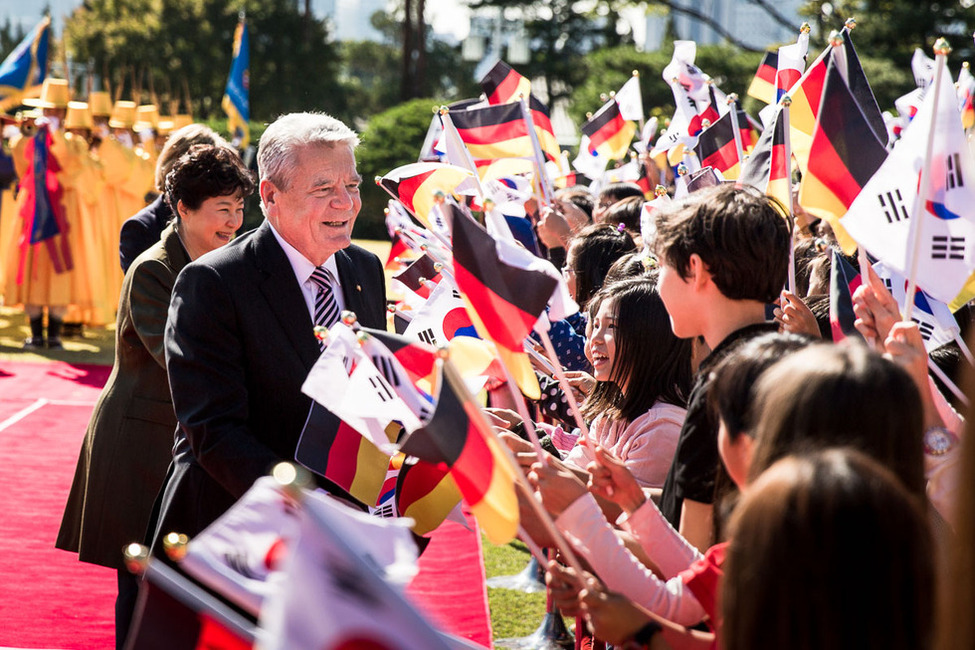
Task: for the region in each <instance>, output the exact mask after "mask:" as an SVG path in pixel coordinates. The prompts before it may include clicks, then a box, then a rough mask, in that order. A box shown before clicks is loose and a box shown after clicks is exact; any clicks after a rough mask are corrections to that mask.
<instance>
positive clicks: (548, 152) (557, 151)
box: [528, 95, 562, 162]
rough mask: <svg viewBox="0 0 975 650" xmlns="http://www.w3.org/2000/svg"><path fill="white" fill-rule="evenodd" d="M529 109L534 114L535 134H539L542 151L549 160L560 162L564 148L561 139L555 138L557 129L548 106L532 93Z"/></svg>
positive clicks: (529, 99)
mask: <svg viewBox="0 0 975 650" xmlns="http://www.w3.org/2000/svg"><path fill="white" fill-rule="evenodd" d="M528 110H529V111H530V112H531V115H532V124H534V125H535V134H536V135H537V136H538V143H539V145H541V147H542V153H544V154H545V157H546V158H548V159H549V160H551V161H553V162H559V159H560V158H561V156H562V149H561V148H560V147H559V141H558V140H557V139H556V138H555V129H554V128H553V127H552V118H551V117H550V115H549V111H548V107H547V106H546V105H545V104H543V103H542V102H541V101H539V99H538V98H537V97H535V95H532V96H530V97H529V98H528Z"/></svg>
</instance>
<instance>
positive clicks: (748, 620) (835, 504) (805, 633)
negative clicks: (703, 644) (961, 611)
mask: <svg viewBox="0 0 975 650" xmlns="http://www.w3.org/2000/svg"><path fill="white" fill-rule="evenodd" d="M922 498H923V497H922ZM731 533H732V542H731V544H730V546H729V547H728V553H727V555H726V560H725V563H724V578H723V584H722V585H721V592H720V602H721V615H722V620H723V621H724V627H723V628H722V633H721V637H722V639H721V640H722V647H724V648H726V649H727V650H771V649H773V648H774V649H779V648H790V649H791V650H820V649H821V648H830V649H831V650H916V649H918V648H932V647H934V644H933V639H934V628H935V622H936V619H937V618H938V617H937V616H936V614H935V610H936V608H935V600H936V598H935V595H936V594H935V558H936V556H937V555H938V554H937V553H936V552H935V550H934V545H933V543H932V540H931V532H930V528H929V523H928V518H927V517H926V516H925V512H924V507H923V503H922V500H921V498H918V495H917V494H916V493H913V494H912V493H910V491H909V490H907V489H905V488H904V486H903V485H902V484H900V482H899V481H898V480H897V479H896V478H895V477H894V476H893V475H892V473H891V472H890V471H888V470H887V469H885V468H884V467H882V466H881V464H879V463H877V462H876V460H875V459H872V458H870V457H868V456H865V455H864V454H862V453H858V452H856V451H853V450H850V449H839V448H831V449H826V450H823V451H814V452H810V453H806V454H802V455H792V456H788V457H785V458H783V459H782V460H780V461H778V462H777V463H775V464H774V465H773V466H772V467H771V468H770V469H769V470H768V471H767V472H766V473H764V474H762V476H761V477H760V478H758V479H757V481H755V482H754V483H753V484H752V486H751V488H750V489H749V490H748V493H747V494H746V495H745V496H744V497H743V499H742V502H741V505H740V506H739V507H738V509H737V510H736V511H735V514H734V518H733V520H732V523H731ZM852 549H861V551H863V552H866V553H869V560H867V561H865V558H864V557H863V556H862V555H861V554H860V553H856V552H851V550H852ZM967 605H968V609H969V616H970V615H971V614H970V612H971V603H970V602H969V603H967ZM956 631H957V630H956ZM958 647H962V646H958ZM966 647H970V646H966Z"/></svg>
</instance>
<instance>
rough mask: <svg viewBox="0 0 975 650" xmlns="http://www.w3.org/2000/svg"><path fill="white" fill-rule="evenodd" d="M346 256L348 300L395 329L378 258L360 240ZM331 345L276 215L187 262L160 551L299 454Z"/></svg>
mask: <svg viewBox="0 0 975 650" xmlns="http://www.w3.org/2000/svg"><path fill="white" fill-rule="evenodd" d="M335 256H336V264H337V266H338V274H339V282H340V283H341V285H342V294H343V296H344V298H345V306H346V309H348V310H351V311H354V312H355V313H356V315H357V316H358V320H359V322H360V323H361V324H362V325H364V326H366V327H375V328H383V329H384V328H385V323H386V290H385V279H384V276H383V266H382V263H381V262H380V261H379V258H377V257H376V256H375V255H373V254H372V253H370V252H368V251H366V250H364V249H362V248H359V247H358V246H354V245H353V246H350V247H349V248H346V249H345V250H342V251H339V252H338V253H336V254H335ZM320 354H321V350H320V348H319V344H318V341H317V339H316V338H315V335H314V332H313V325H312V322H311V317H310V316H309V314H308V307H307V304H306V303H305V300H304V297H303V295H302V292H301V288H300V286H299V284H298V280H297V279H296V278H295V274H294V271H293V269H292V267H291V263H290V262H289V261H288V258H287V256H286V255H285V253H284V251H283V250H282V249H281V246H280V245H279V244H278V242H277V240H276V239H275V237H274V233H273V232H272V231H271V228H270V226H269V225H268V223H267V222H264V223H263V224H262V225H261V226H260V227H259V228H257V229H256V230H253V231H251V232H249V233H246V234H244V235H242V236H241V237H239V238H238V239H236V240H235V241H233V242H231V243H230V244H228V245H227V246H224V247H223V248H220V249H217V250H216V251H213V252H212V253H208V254H206V255H204V256H202V257H200V258H199V259H198V260H195V261H194V262H192V263H191V264H189V265H188V266H187V267H186V268H185V269H183V272H182V273H180V275H179V278H178V279H177V280H176V286H175V288H174V289H173V298H172V302H171V303H170V308H169V320H168V323H167V325H166V359H167V368H168V370H169V384H170V389H171V391H172V394H173V405H174V407H175V409H176V417H177V419H178V420H179V426H178V428H177V432H176V446H175V448H174V450H173V451H174V459H173V463H172V465H171V466H170V470H169V475H168V476H167V481H166V484H165V486H164V487H163V492H162V494H161V497H160V501H159V503H158V504H157V505H159V506H160V512H159V516H158V519H157V521H158V525H157V526H156V527H155V535H154V537H155V541H156V542H157V544H155V545H154V546H156V548H158V541H159V539H160V538H161V537H162V536H163V535H165V534H168V533H170V532H180V533H185V534H187V535H190V536H192V535H195V534H197V533H198V532H200V531H201V530H202V529H203V528H205V527H206V526H207V525H208V524H210V523H211V522H212V521H213V520H214V519H216V518H217V517H219V516H220V515H221V514H223V512H225V511H226V510H227V509H228V508H229V507H230V506H231V505H232V504H233V502H234V501H236V500H237V499H238V498H239V497H240V496H241V495H242V494H244V492H245V491H247V489H248V488H250V486H251V484H252V483H253V482H254V481H255V480H256V479H258V478H260V477H261V476H264V475H266V474H267V472H268V471H269V470H270V469H271V467H273V466H274V465H275V464H276V463H278V462H280V461H282V460H287V461H293V460H294V457H295V448H296V447H297V444H298V438H299V436H300V434H301V430H302V428H303V426H304V423H305V419H306V417H307V416H308V412H309V409H310V407H311V403H312V401H311V398H309V397H307V396H306V395H304V394H303V393H302V392H301V385H302V383H304V381H305V377H306V376H307V374H308V372H309V370H311V367H312V366H313V365H314V364H315V361H317V360H318V357H319V355H320ZM329 415H331V414H329ZM331 417H334V416H331ZM352 461H353V459H350V462H352Z"/></svg>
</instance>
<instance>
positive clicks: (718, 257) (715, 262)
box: [655, 185, 791, 549]
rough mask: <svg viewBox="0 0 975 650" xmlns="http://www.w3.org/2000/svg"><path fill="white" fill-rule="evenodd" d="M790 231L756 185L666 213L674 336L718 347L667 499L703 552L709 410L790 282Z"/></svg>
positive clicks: (662, 242) (660, 232) (665, 289)
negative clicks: (726, 368)
mask: <svg viewBox="0 0 975 650" xmlns="http://www.w3.org/2000/svg"><path fill="white" fill-rule="evenodd" d="M790 237H791V235H790V228H789V224H788V217H787V212H786V211H785V209H784V208H783V207H782V205H781V204H779V203H778V202H777V201H776V200H775V199H772V198H770V197H768V196H766V195H764V194H761V193H760V192H758V191H757V190H754V189H751V188H740V189H739V188H735V187H734V186H732V185H721V186H717V187H715V188H710V189H706V190H701V191H700V192H696V193H694V194H692V195H690V196H689V197H687V198H686V199H684V200H681V201H677V202H675V203H674V204H673V205H672V206H670V207H669V208H665V209H662V210H661V211H660V212H659V213H657V237H656V243H655V248H656V253H657V257H658V258H659V261H660V266H661V272H660V281H659V291H660V297H661V298H662V299H663V302H664V305H666V307H667V312H668V313H669V314H670V321H671V325H672V327H673V330H674V333H675V334H676V335H677V336H679V337H682V338H692V337H696V336H702V337H703V338H704V341H705V343H706V344H707V345H708V347H709V348H710V349H711V354H710V355H709V356H708V357H707V358H705V359H704V360H703V361H702V362H701V364H700V366H699V369H698V373H697V380H696V382H695V385H694V388H693V390H692V392H691V396H690V399H689V400H688V412H687V417H686V419H685V420H684V427H683V429H682V430H681V435H680V440H679V441H678V443H677V452H676V455H675V457H674V462H673V464H672V465H671V468H670V472H669V473H668V475H667V480H666V482H665V483H664V487H663V494H662V495H661V510H662V511H663V513H664V515H665V516H666V517H667V519H668V521H670V522H671V524H672V525H674V526H675V527H677V528H678V529H679V530H680V532H681V534H682V535H683V536H684V537H685V538H686V539H687V540H689V541H690V542H691V543H692V544H694V546H696V547H697V548H699V549H704V548H707V547H708V546H710V545H711V543H712V542H713V534H712V533H713V531H712V524H711V517H712V503H713V499H714V488H715V472H716V468H717V467H718V463H719V459H718V447H717V423H716V422H715V421H714V420H713V418H712V417H711V416H710V414H709V410H708V408H707V394H708V386H709V382H708V377H709V373H710V371H711V369H712V368H713V367H714V364H715V363H717V361H719V360H720V359H721V358H722V357H723V356H724V355H725V354H727V353H728V352H729V351H730V350H731V349H732V347H733V346H734V345H737V344H739V343H741V342H743V341H745V340H747V339H749V338H751V337H753V336H757V335H759V334H761V333H763V332H769V331H775V330H776V326H775V324H774V323H766V319H765V305H766V304H768V303H771V302H773V301H774V300H775V299H776V298H777V297H778V296H779V293H780V291H781V290H782V287H783V286H784V284H785V281H786V269H787V265H788V262H789V241H790Z"/></svg>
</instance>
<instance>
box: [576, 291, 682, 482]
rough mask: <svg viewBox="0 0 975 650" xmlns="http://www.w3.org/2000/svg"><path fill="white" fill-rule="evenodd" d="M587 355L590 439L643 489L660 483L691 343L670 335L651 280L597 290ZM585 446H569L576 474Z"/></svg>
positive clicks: (587, 454)
mask: <svg viewBox="0 0 975 650" xmlns="http://www.w3.org/2000/svg"><path fill="white" fill-rule="evenodd" d="M589 312H590V314H591V316H590V324H589V331H588V340H587V342H586V356H587V357H588V358H589V361H590V362H591V363H592V365H593V376H594V377H595V379H596V386H595V388H593V390H592V392H591V393H590V394H589V397H588V398H587V399H586V401H585V403H584V404H583V406H582V413H583V416H584V417H585V418H586V419H587V420H590V421H591V422H592V426H591V428H590V441H593V442H598V443H599V444H600V445H601V446H602V447H604V448H606V449H611V450H612V451H613V453H614V454H616V455H617V456H618V457H620V458H621V459H622V460H623V461H624V463H626V465H627V467H628V468H629V469H630V471H632V472H633V474H634V476H636V478H637V480H638V481H639V482H640V484H641V485H642V486H644V487H649V488H659V487H660V486H661V485H663V482H664V479H665V478H666V476H667V471H668V469H669V468H670V462H671V460H672V458H673V455H674V450H675V448H676V446H677V437H678V434H679V433H680V428H681V425H682V424H683V422H684V413H685V411H684V405H685V403H686V399H687V393H688V391H689V390H690V383H691V342H690V341H688V340H681V339H678V338H677V337H675V336H674V334H673V332H672V331H671V329H670V321H669V318H668V316H667V311H666V309H664V305H663V301H662V300H661V299H660V295H659V294H658V293H657V288H656V276H655V275H649V276H647V277H641V278H634V279H630V280H624V281H621V282H617V283H614V284H611V285H609V286H607V287H605V288H604V289H602V290H600V291H599V292H598V293H597V294H596V296H595V297H594V298H593V300H592V302H591V303H590V307H589ZM592 460H593V456H592V450H591V447H590V446H589V445H587V444H579V445H576V446H575V447H573V449H572V450H571V451H570V452H569V455H568V456H567V458H566V462H567V463H568V464H570V465H575V466H577V467H580V468H585V467H586V465H587V464H588V463H589V462H590V461H592Z"/></svg>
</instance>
